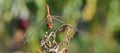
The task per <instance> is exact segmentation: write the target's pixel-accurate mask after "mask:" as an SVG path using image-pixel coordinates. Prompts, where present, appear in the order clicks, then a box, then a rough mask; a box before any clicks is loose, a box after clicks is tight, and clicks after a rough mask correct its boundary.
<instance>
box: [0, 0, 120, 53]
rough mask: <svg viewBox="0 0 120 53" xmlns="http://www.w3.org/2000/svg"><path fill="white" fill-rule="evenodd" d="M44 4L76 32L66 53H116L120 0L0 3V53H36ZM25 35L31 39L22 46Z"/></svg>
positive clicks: (119, 39) (119, 47) (16, 0)
mask: <svg viewBox="0 0 120 53" xmlns="http://www.w3.org/2000/svg"><path fill="white" fill-rule="evenodd" d="M46 4H48V5H49V7H50V13H51V15H55V16H60V17H61V19H63V21H64V22H65V23H69V24H71V25H72V26H73V27H74V28H75V29H77V31H75V34H74V37H73V39H71V43H70V46H69V50H68V53H120V0H0V53H36V52H35V51H36V50H38V49H37V48H39V41H37V40H38V39H39V38H41V36H39V38H38V37H37V36H36V35H39V34H41V33H44V32H43V31H37V30H36V27H38V26H39V25H36V24H39V22H40V21H42V20H43V19H44V18H45V15H46V9H45V6H46ZM34 29H35V30H34ZM33 30H34V31H33ZM39 30H43V29H42V27H41V28H40V29H39ZM26 33H28V34H33V36H35V37H32V38H29V39H30V40H33V41H30V42H29V43H28V45H22V44H23V39H24V35H25V34H26Z"/></svg>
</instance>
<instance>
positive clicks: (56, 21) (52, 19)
mask: <svg viewBox="0 0 120 53" xmlns="http://www.w3.org/2000/svg"><path fill="white" fill-rule="evenodd" d="M62 19H63V18H62ZM62 19H61V17H60V16H52V15H51V14H50V9H49V6H48V5H46V16H45V18H44V19H43V20H42V21H40V22H39V23H37V24H35V25H33V27H34V29H33V28H32V31H30V32H27V33H26V34H25V35H24V40H23V45H25V44H26V43H27V42H28V40H29V39H30V38H32V34H34V33H35V32H36V31H37V30H41V29H42V30H44V29H45V28H48V30H47V31H48V32H51V31H61V32H64V31H65V28H66V27H67V26H69V27H70V28H71V29H73V30H74V31H76V32H79V33H81V31H79V30H78V29H76V28H73V27H72V26H71V25H70V24H66V23H65V22H64V21H62ZM43 25H44V26H43ZM45 26H46V27H45ZM63 26H64V27H63ZM40 27H41V29H39V28H40Z"/></svg>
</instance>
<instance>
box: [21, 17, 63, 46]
mask: <svg viewBox="0 0 120 53" xmlns="http://www.w3.org/2000/svg"><path fill="white" fill-rule="evenodd" d="M52 22H53V24H54V25H53V29H52V30H49V29H48V28H47V22H46V19H43V20H42V21H41V22H39V23H38V24H36V25H33V26H31V27H30V28H29V29H28V30H27V31H28V32H27V33H26V34H25V35H24V40H23V41H24V42H23V45H24V44H25V43H26V42H27V41H28V40H29V39H31V38H32V36H33V34H34V33H38V37H39V38H40V39H41V38H43V37H44V35H45V33H46V32H50V31H56V30H57V29H58V28H59V27H60V26H61V25H63V24H65V23H64V22H63V21H62V20H60V17H59V16H53V19H52Z"/></svg>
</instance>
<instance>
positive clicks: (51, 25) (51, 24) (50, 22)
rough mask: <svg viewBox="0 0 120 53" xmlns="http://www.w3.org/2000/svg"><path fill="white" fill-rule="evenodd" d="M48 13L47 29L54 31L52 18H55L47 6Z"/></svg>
mask: <svg viewBox="0 0 120 53" xmlns="http://www.w3.org/2000/svg"><path fill="white" fill-rule="evenodd" d="M46 13H47V15H46V21H47V27H48V28H49V29H52V28H53V23H52V18H53V17H52V16H51V15H50V10H49V6H48V5H46Z"/></svg>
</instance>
